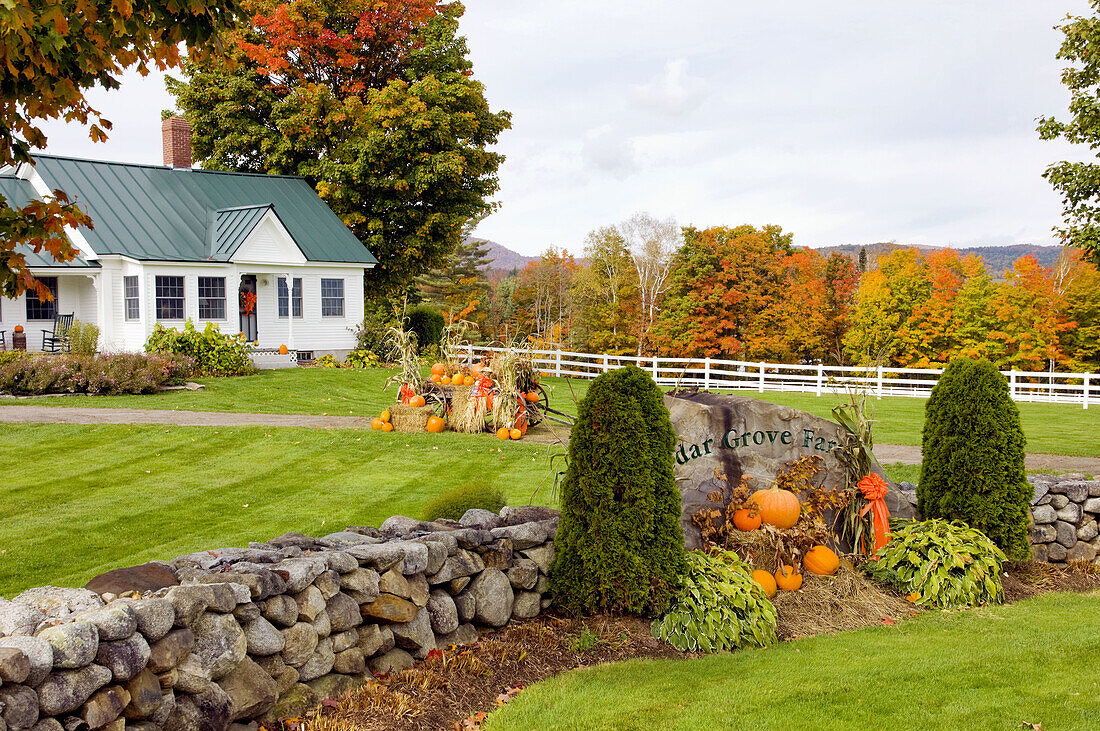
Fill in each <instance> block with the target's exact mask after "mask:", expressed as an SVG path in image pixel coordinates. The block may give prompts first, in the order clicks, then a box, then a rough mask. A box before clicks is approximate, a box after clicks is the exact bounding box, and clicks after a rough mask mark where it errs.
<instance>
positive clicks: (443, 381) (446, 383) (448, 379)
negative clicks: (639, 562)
mask: <svg viewBox="0 0 1100 731" xmlns="http://www.w3.org/2000/svg"><path fill="white" fill-rule="evenodd" d="M439 382H440V383H441V384H442V385H444V386H450V385H451V377H450V376H443V377H442V378H440V379H439Z"/></svg>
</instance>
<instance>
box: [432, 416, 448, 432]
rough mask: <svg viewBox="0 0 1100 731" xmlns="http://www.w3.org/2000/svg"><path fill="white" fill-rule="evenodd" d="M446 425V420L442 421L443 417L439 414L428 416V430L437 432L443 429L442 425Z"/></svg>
mask: <svg viewBox="0 0 1100 731" xmlns="http://www.w3.org/2000/svg"><path fill="white" fill-rule="evenodd" d="M446 425H447V422H445V421H443V418H442V417H440V416H429V417H428V431H429V432H431V433H432V434H438V433H439V432H441V431H443V427H444V426H446Z"/></svg>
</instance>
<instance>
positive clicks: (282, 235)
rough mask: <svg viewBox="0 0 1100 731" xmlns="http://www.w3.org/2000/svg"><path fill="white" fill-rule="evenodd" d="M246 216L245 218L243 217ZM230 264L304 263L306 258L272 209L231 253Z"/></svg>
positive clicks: (256, 223)
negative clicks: (232, 262)
mask: <svg viewBox="0 0 1100 731" xmlns="http://www.w3.org/2000/svg"><path fill="white" fill-rule="evenodd" d="M242 217H243V216H242ZM229 260H230V261H234V262H248V263H250V264H256V263H278V264H305V263H306V257H305V255H304V254H303V253H302V250H301V248H299V247H298V244H297V243H296V242H295V241H294V237H293V236H291V235H290V232H289V231H287V229H286V226H284V225H283V222H282V220H281V219H280V218H279V216H278V214H277V213H275V210H274V209H272V208H269V209H268V210H266V211H264V213H263V214H262V215H261V216H260V217H259V218H258V219H257V220H256V222H255V223H253V224H252V226H251V228H250V229H249V230H248V233H246V234H245V235H244V236H243V237H240V243H238V244H237V246H236V247H234V250H233V253H232V254H230V257H229Z"/></svg>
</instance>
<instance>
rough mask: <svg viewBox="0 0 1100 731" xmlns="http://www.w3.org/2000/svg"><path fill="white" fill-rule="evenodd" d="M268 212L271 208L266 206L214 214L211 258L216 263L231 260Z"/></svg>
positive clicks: (231, 209) (226, 210) (245, 207)
mask: <svg viewBox="0 0 1100 731" xmlns="http://www.w3.org/2000/svg"><path fill="white" fill-rule="evenodd" d="M270 210H272V206H270V205H266V206H241V207H240V208H224V209H222V210H220V211H217V212H215V214H214V236H213V239H212V241H211V242H210V252H211V258H213V259H215V260H216V261H229V260H230V259H231V258H233V254H235V253H236V252H237V249H239V248H240V246H241V244H243V243H244V240H245V239H246V238H248V235H249V234H250V233H252V229H254V228H256V224H258V223H259V222H260V219H261V218H263V217H264V214H265V213H267V212H268V211H270ZM275 215H276V216H278V215H279V214H278V213H276V214H275ZM283 225H284V226H285V225H286V224H285V223H284V224H283Z"/></svg>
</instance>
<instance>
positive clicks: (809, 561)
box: [802, 546, 840, 576]
mask: <svg viewBox="0 0 1100 731" xmlns="http://www.w3.org/2000/svg"><path fill="white" fill-rule="evenodd" d="M802 568H804V569H806V570H807V571H809V572H810V573H811V574H817V575H818V576H832V575H833V574H835V573H836V571H837V569H839V568H840V558H839V557H837V555H836V554H835V553H833V550H832V549H831V548H829V547H828V546H814V547H813V548H811V549H810V550H809V551H807V552H806V555H805V557H803V559H802Z"/></svg>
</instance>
